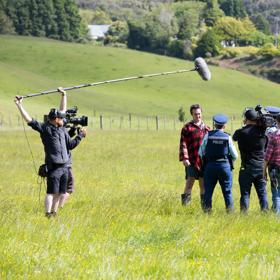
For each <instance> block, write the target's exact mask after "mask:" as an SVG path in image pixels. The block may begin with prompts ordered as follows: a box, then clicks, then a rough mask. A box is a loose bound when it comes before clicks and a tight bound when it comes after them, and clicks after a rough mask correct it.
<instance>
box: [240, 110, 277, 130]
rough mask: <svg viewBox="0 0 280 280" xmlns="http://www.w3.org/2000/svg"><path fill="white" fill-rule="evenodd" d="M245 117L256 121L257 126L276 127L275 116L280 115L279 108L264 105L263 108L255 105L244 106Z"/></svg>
mask: <svg viewBox="0 0 280 280" xmlns="http://www.w3.org/2000/svg"><path fill="white" fill-rule="evenodd" d="M244 115H245V118H247V119H249V120H252V121H256V122H257V125H258V126H261V127H263V128H269V127H276V117H277V116H278V115H280V108H278V107H274V106H266V107H265V108H263V107H262V106H261V105H257V106H256V107H255V108H246V109H245V112H244Z"/></svg>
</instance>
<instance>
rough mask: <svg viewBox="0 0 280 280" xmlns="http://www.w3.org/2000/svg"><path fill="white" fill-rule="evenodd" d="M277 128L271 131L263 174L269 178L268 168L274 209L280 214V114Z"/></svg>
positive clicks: (277, 119)
mask: <svg viewBox="0 0 280 280" xmlns="http://www.w3.org/2000/svg"><path fill="white" fill-rule="evenodd" d="M276 122H277V130H276V131H274V132H272V133H270V135H269V138H268V144H267V148H266V151H265V156H264V170H263V175H264V178H265V180H267V169H268V172H269V177H270V183H271V193H272V210H273V211H274V212H275V213H277V214H280V114H279V115H277V117H276Z"/></svg>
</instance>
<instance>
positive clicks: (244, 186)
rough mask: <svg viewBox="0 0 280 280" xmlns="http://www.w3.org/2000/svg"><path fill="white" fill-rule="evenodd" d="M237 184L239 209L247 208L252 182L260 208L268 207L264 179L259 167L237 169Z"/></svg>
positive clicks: (244, 209) (265, 208) (245, 209)
mask: <svg viewBox="0 0 280 280" xmlns="http://www.w3.org/2000/svg"><path fill="white" fill-rule="evenodd" d="M238 181H239V186H240V194H241V197H240V210H241V211H244V212H246V211H247V210H248V209H249V204H250V194H251V187H252V184H254V186H255V189H256V192H257V195H258V198H259V203H260V208H261V210H267V209H268V202H267V193H266V181H265V179H264V178H263V171H262V169H261V168H256V169H253V168H250V169H249V168H246V169H243V168H242V169H240V171H239V178H238Z"/></svg>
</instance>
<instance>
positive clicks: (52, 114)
mask: <svg viewBox="0 0 280 280" xmlns="http://www.w3.org/2000/svg"><path fill="white" fill-rule="evenodd" d="M48 117H49V119H50V120H54V119H55V118H60V119H63V118H65V117H66V115H65V114H64V113H62V112H61V111H59V110H57V109H55V108H53V109H51V110H50V112H49V115H48Z"/></svg>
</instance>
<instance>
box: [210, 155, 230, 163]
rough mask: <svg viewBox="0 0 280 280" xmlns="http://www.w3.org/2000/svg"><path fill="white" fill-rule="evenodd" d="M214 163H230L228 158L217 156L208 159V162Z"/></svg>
mask: <svg viewBox="0 0 280 280" xmlns="http://www.w3.org/2000/svg"><path fill="white" fill-rule="evenodd" d="M213 161H219V162H220V161H228V157H227V156H215V157H207V162H213Z"/></svg>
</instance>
